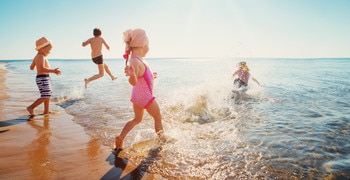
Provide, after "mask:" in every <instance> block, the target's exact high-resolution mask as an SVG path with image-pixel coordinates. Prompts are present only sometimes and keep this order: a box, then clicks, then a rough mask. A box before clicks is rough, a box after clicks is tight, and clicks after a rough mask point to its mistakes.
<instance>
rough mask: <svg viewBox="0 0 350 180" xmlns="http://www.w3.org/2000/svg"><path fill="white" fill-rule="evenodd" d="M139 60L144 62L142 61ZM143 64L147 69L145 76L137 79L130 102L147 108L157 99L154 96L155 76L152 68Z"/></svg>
mask: <svg viewBox="0 0 350 180" xmlns="http://www.w3.org/2000/svg"><path fill="white" fill-rule="evenodd" d="M136 58H137V57H136ZM137 59H138V60H139V61H141V62H142V60H141V59H139V58H137ZM142 64H143V65H144V66H145V68H146V69H145V72H144V73H143V75H142V76H141V77H138V78H137V83H136V85H135V86H134V87H133V89H132V94H131V99H130V101H131V102H132V103H134V104H136V105H137V106H139V107H141V108H147V107H148V106H149V105H150V104H151V103H152V102H153V101H154V99H155V97H154V96H153V75H152V72H151V70H150V68H149V67H148V66H147V65H146V64H145V63H143V62H142Z"/></svg>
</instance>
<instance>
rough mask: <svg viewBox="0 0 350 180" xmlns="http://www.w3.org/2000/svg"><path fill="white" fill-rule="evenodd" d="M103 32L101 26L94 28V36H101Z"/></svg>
mask: <svg viewBox="0 0 350 180" xmlns="http://www.w3.org/2000/svg"><path fill="white" fill-rule="evenodd" d="M101 34H102V32H101V29H99V28H95V29H94V36H95V37H97V36H101Z"/></svg>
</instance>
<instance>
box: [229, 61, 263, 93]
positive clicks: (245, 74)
mask: <svg viewBox="0 0 350 180" xmlns="http://www.w3.org/2000/svg"><path fill="white" fill-rule="evenodd" d="M235 76H237V77H236V78H235V80H234V81H233V85H234V86H235V88H237V89H239V88H247V87H248V81H249V77H250V73H249V68H248V66H247V63H246V62H244V61H242V62H240V63H239V64H238V69H237V70H236V71H235V72H234V73H233V77H235ZM252 80H253V81H254V82H255V83H257V84H258V85H259V86H260V83H259V82H258V81H257V80H256V79H255V78H254V77H252Z"/></svg>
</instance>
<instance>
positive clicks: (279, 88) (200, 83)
mask: <svg viewBox="0 0 350 180" xmlns="http://www.w3.org/2000/svg"><path fill="white" fill-rule="evenodd" d="M146 60H147V62H148V63H149V65H150V66H151V68H152V70H153V71H154V72H157V73H158V78H156V79H155V81H154V94H155V96H156V99H157V101H158V103H159V105H160V108H161V113H162V116H163V126H164V130H165V134H166V136H168V137H170V138H171V139H174V140H175V141H173V142H172V143H166V144H164V145H163V146H162V149H161V151H159V152H158V153H157V154H156V155H154V157H153V158H148V159H147V160H148V161H149V162H146V163H145V162H140V161H145V160H140V159H139V158H133V157H130V159H129V160H130V161H131V162H134V163H135V164H137V163H143V165H144V166H145V167H144V168H145V170H147V171H148V172H151V173H158V174H160V175H162V176H164V177H167V178H172V177H187V178H197V179H237V178H241V179H254V178H255V179H332V178H350V154H349V152H350V138H349V137H350V136H349V133H350V110H349V109H350V78H349V77H350V59H253V58H250V59H243V60H245V61H246V62H247V65H248V66H249V68H250V70H251V71H250V72H251V75H252V76H253V77H255V78H256V79H257V80H258V81H259V82H260V83H261V85H262V86H258V85H257V84H255V83H254V82H253V81H252V80H250V82H249V88H248V90H247V92H246V93H245V94H241V95H238V96H235V95H234V94H233V93H232V88H233V84H232V82H233V78H232V74H233V72H234V70H235V69H236V68H237V63H238V62H239V61H240V60H242V59H236V58H210V59H191V58H172V59H169V58H168V59H162V58H159V59H152V58H149V59H147V58H146ZM4 62H6V65H5V67H6V68H7V69H8V70H9V73H7V75H6V82H5V83H6V86H7V87H9V89H10V91H8V92H7V93H8V94H9V95H10V96H11V97H15V98H18V100H21V101H26V102H28V105H29V104H30V103H32V102H33V101H34V100H35V99H36V98H38V97H39V94H38V90H37V87H36V85H35V71H30V70H29V66H30V63H31V61H30V60H16V61H14V60H12V61H4ZM105 62H106V63H107V64H108V65H109V68H110V69H111V71H112V73H113V74H114V75H116V76H117V77H118V79H117V80H115V81H112V80H111V79H110V77H109V76H108V75H107V74H105V76H104V77H103V78H101V79H98V80H96V81H93V82H91V83H90V84H89V86H88V88H87V89H84V78H88V77H91V76H92V75H94V74H96V73H97V72H98V70H97V66H96V65H95V64H93V63H92V62H91V60H77V59H75V60H69V59H64V60H59V59H53V60H50V64H51V67H53V68H54V67H59V68H60V69H61V71H62V75H60V76H56V75H54V74H52V75H51V76H50V77H51V82H52V89H53V96H52V102H53V103H55V104H57V105H59V106H61V107H62V108H64V110H65V111H66V112H67V113H68V114H71V115H72V116H73V117H74V118H73V121H74V122H76V123H77V124H79V125H81V126H82V127H84V129H85V131H86V133H87V134H88V135H90V136H91V137H93V138H96V139H98V140H99V141H100V142H101V143H102V144H104V145H106V146H110V147H113V144H114V137H115V136H116V135H118V134H119V133H120V132H121V130H122V128H123V126H124V124H125V123H126V122H127V121H128V120H130V119H132V118H133V109H132V104H131V103H130V94H131V89H132V87H131V85H129V83H128V79H127V77H125V75H124V70H123V69H124V66H125V62H124V60H122V59H108V60H105ZM11 89H12V90H11ZM5 106H6V104H5ZM23 108H25V107H23ZM38 111H39V110H38ZM154 137H156V135H155V133H154V122H153V120H152V118H151V117H150V116H149V115H148V114H145V117H144V120H143V121H142V122H141V123H140V124H139V125H138V126H136V128H135V129H133V130H132V131H131V132H130V133H129V134H128V136H127V137H126V139H125V146H126V147H130V146H131V145H132V144H134V143H137V142H140V141H143V140H146V139H150V138H154Z"/></svg>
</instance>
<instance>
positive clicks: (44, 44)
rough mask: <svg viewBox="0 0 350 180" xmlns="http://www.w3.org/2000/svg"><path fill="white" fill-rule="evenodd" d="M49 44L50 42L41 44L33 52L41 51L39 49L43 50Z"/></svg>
mask: <svg viewBox="0 0 350 180" xmlns="http://www.w3.org/2000/svg"><path fill="white" fill-rule="evenodd" d="M49 44H51V42H50V41H46V42H45V43H43V44H41V45H39V46H37V47H36V48H35V50H39V49H41V48H43V47H45V46H47V45H49Z"/></svg>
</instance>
